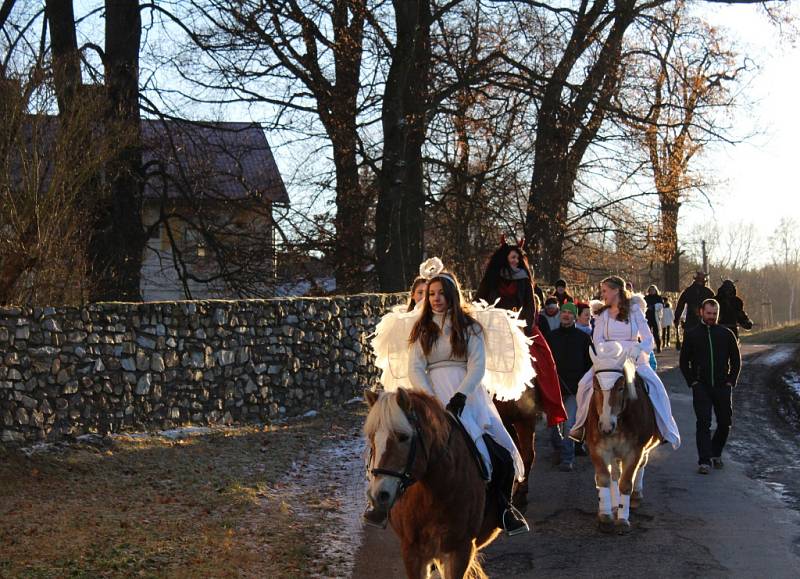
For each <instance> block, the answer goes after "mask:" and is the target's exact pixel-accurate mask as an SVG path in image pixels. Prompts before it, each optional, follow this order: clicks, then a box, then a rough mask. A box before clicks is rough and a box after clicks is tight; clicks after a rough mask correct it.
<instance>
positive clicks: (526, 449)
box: [512, 420, 535, 512]
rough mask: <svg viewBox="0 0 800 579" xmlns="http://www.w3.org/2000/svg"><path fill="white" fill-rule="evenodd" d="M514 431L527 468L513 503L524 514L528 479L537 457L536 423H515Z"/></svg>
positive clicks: (521, 421) (523, 462) (520, 421)
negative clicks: (535, 451) (535, 452)
mask: <svg viewBox="0 0 800 579" xmlns="http://www.w3.org/2000/svg"><path fill="white" fill-rule="evenodd" d="M514 430H515V431H516V434H517V439H516V440H515V442H516V443H517V448H518V449H519V454H520V456H521V457H522V464H523V466H524V467H525V478H524V479H523V480H522V481H521V482H520V483H519V484H517V488H516V490H515V491H514V497H513V499H512V503H513V504H514V506H515V507H517V508H518V509H520V510H522V511H523V512H524V509H525V508H526V507H527V506H528V479H529V477H530V472H531V468H532V467H533V459H534V457H535V455H534V448H533V440H534V438H533V437H534V421H533V420H532V421H530V422H528V421H524V420H518V421H516V422H515V423H514Z"/></svg>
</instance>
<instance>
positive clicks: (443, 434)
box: [364, 390, 450, 449]
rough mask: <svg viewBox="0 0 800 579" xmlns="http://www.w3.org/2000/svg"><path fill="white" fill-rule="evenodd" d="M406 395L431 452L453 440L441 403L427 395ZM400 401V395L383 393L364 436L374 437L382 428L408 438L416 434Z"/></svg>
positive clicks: (421, 393)
mask: <svg viewBox="0 0 800 579" xmlns="http://www.w3.org/2000/svg"><path fill="white" fill-rule="evenodd" d="M404 394H405V395H407V396H408V399H409V401H410V404H411V409H412V410H413V411H414V414H416V416H417V421H418V422H419V427H420V429H421V430H422V432H423V433H425V435H426V437H425V439H426V440H425V442H426V444H428V445H429V446H430V448H431V449H434V448H441V447H443V446H446V445H447V439H448V438H449V436H450V426H449V423H448V420H447V415H446V414H445V412H444V409H443V408H442V405H441V403H440V402H439V401H438V400H437V399H436V398H434V397H432V396H429V395H428V394H425V393H424V392H417V391H414V390H405V391H404ZM397 398H398V393H397V392H383V393H381V395H380V396H379V397H378V400H377V401H376V402H375V404H374V405H373V407H372V408H371V409H370V412H369V414H368V415H367V420H366V422H365V423H364V434H365V435H366V436H367V437H372V436H374V435H375V433H376V432H377V431H378V430H380V429H381V428H382V427H385V428H387V429H388V430H391V431H392V432H398V433H402V434H406V435H408V436H412V435H413V434H414V427H413V426H412V425H411V423H410V422H409V421H408V418H407V417H406V414H405V412H403V410H402V409H401V408H400V405H399V404H398V403H397Z"/></svg>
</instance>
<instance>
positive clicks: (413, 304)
mask: <svg viewBox="0 0 800 579" xmlns="http://www.w3.org/2000/svg"><path fill="white" fill-rule="evenodd" d="M424 283H428V280H427V279H425V278H424V277H418V278H416V279H415V280H414V283H412V284H411V289H410V290H409V292H408V293H409V300H408V309H407V310H406V311H407V312H412V311H414V308H415V307H417V302H415V301H414V292H416V291H417V288H418V287H419V286H421V285H422V284H424Z"/></svg>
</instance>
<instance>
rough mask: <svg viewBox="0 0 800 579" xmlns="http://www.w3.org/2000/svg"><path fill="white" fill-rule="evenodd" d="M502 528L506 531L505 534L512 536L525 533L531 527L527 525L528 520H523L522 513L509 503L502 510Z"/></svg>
mask: <svg viewBox="0 0 800 579" xmlns="http://www.w3.org/2000/svg"><path fill="white" fill-rule="evenodd" d="M503 530H504V531H505V532H506V535H508V536H509V537H513V536H514V535H521V534H522V533H527V532H529V531H530V530H531V528H530V527H529V526H528V521H526V520H525V517H523V516H522V513H520V512H519V511H518V510H517V509H515V508H514V507H513V506H511V505H509V506H508V508H507V509H506V510H505V511H503Z"/></svg>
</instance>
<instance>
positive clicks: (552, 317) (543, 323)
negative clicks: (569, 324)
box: [539, 296, 561, 342]
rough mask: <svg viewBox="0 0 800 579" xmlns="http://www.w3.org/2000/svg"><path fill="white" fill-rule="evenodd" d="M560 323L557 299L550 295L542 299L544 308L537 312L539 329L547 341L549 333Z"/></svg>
mask: <svg viewBox="0 0 800 579" xmlns="http://www.w3.org/2000/svg"><path fill="white" fill-rule="evenodd" d="M560 325H561V314H560V311H559V305H558V299H557V298H556V297H554V296H550V297H549V298H547V299H546V300H545V301H544V308H542V311H541V312H539V330H540V331H541V332H542V335H543V336H544V337H545V339H546V340H547V341H548V342H549V341H550V334H551V333H552V332H553V331H554V330H556V329H557V328H558V327H559V326H560Z"/></svg>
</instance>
